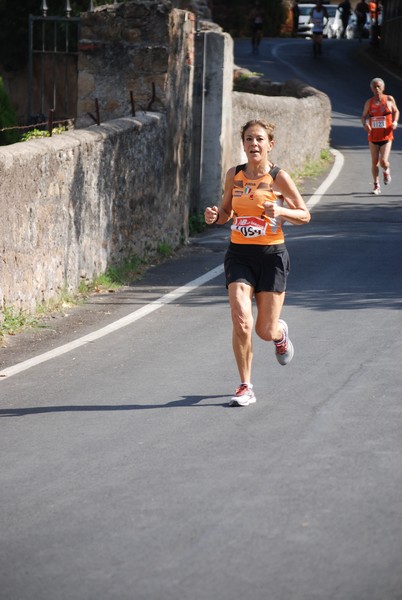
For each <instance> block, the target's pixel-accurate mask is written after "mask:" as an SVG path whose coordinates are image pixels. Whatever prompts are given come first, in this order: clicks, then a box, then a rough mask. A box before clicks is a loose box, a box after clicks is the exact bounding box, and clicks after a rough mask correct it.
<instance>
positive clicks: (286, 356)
mask: <svg viewBox="0 0 402 600" xmlns="http://www.w3.org/2000/svg"><path fill="white" fill-rule="evenodd" d="M278 323H280V325H282V329H283V338H282V339H281V341H280V342H274V344H275V356H276V360H277V361H278V363H279V364H280V365H283V366H285V365H287V364H288V363H290V361H291V360H292V358H293V355H294V353H295V351H294V348H293V344H292V342H291V341H290V339H289V333H288V331H289V329H288V326H287V324H286V323H285V321H282V319H279V321H278Z"/></svg>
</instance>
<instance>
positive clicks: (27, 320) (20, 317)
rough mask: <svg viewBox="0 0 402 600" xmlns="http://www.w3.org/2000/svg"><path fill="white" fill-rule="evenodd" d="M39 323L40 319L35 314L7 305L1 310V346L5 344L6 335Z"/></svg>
mask: <svg viewBox="0 0 402 600" xmlns="http://www.w3.org/2000/svg"><path fill="white" fill-rule="evenodd" d="M37 325H38V320H37V319H36V318H35V317H34V316H32V315H29V314H28V313H26V312H25V311H23V310H17V309H16V308H14V307H13V306H9V307H7V306H6V307H5V308H4V310H3V311H0V348H1V347H2V346H3V344H4V338H5V336H6V335H15V334H16V333H20V331H22V330H23V329H26V328H27V327H35V326H37Z"/></svg>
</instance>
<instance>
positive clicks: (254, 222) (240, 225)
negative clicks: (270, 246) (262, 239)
mask: <svg viewBox="0 0 402 600" xmlns="http://www.w3.org/2000/svg"><path fill="white" fill-rule="evenodd" d="M231 229H232V230H233V231H238V232H239V233H241V234H242V236H244V237H245V238H253V237H259V236H261V235H265V234H266V231H267V222H266V221H265V220H264V219H259V218H258V217H237V218H236V220H235V222H234V223H233V225H232V227H231Z"/></svg>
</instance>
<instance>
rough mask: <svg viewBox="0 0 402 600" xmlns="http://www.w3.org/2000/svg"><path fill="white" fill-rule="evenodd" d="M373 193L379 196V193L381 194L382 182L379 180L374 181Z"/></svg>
mask: <svg viewBox="0 0 402 600" xmlns="http://www.w3.org/2000/svg"><path fill="white" fill-rule="evenodd" d="M371 193H372V194H375V195H376V196H378V194H381V188H380V184H379V183H378V181H376V182H375V183H374V187H373V191H372V192H371Z"/></svg>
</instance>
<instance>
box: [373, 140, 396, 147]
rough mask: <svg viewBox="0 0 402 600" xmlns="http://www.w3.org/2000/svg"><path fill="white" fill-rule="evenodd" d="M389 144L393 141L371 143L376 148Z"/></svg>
mask: <svg viewBox="0 0 402 600" xmlns="http://www.w3.org/2000/svg"><path fill="white" fill-rule="evenodd" d="M388 142H392V140H382V141H381V142H371V143H372V144H374V146H385V144H388Z"/></svg>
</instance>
